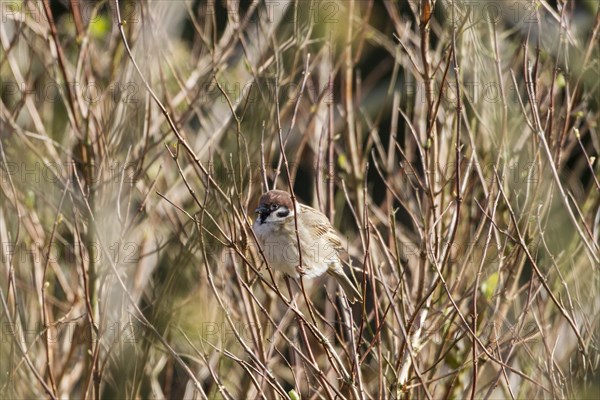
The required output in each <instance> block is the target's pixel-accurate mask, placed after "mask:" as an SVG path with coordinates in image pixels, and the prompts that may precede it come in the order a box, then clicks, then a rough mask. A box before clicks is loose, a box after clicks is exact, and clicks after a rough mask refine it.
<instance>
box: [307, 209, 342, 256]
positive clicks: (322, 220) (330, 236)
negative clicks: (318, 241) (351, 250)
mask: <svg viewBox="0 0 600 400" xmlns="http://www.w3.org/2000/svg"><path fill="white" fill-rule="evenodd" d="M301 210H302V211H303V212H304V213H305V216H306V217H307V218H305V221H306V222H307V224H306V225H307V228H308V229H310V230H312V232H313V233H314V235H315V236H316V237H317V238H320V237H322V236H325V237H327V240H328V241H329V243H331V245H332V246H333V247H334V248H341V247H342V241H341V240H340V238H339V236H338V234H337V233H336V231H335V229H333V227H332V226H331V223H330V222H329V219H328V218H327V217H326V216H325V214H323V213H321V212H319V211H317V210H314V209H310V210H309V209H307V208H305V207H304V206H303V205H301Z"/></svg>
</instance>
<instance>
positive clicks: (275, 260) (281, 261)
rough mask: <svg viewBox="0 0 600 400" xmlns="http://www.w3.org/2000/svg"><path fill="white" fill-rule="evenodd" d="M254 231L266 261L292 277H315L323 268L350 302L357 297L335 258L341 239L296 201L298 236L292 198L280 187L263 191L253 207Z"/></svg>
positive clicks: (317, 214)
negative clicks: (256, 214) (256, 205)
mask: <svg viewBox="0 0 600 400" xmlns="http://www.w3.org/2000/svg"><path fill="white" fill-rule="evenodd" d="M256 212H257V213H258V214H259V215H258V218H257V219H256V221H255V222H254V226H253V229H254V232H255V233H256V237H257V239H258V240H259V242H260V245H261V247H262V248H263V251H264V254H265V258H266V259H267V262H268V263H269V265H270V266H271V267H272V268H273V269H275V270H279V271H283V272H285V273H286V274H288V275H290V276H292V277H295V278H297V277H299V276H300V275H302V276H303V277H305V278H316V277H318V276H320V275H322V274H323V273H325V272H327V273H328V274H330V275H331V276H333V277H335V278H336V279H337V281H338V283H339V284H340V286H342V288H343V289H344V292H345V293H346V295H347V296H348V300H349V301H351V302H354V301H356V300H360V299H361V294H360V292H359V291H358V290H357V289H356V287H355V285H354V284H353V283H352V282H351V281H350V279H349V278H348V277H347V276H346V274H345V273H344V270H343V268H342V264H341V262H340V259H339V254H338V253H339V250H340V249H341V247H342V242H341V240H340V239H339V237H338V235H337V233H336V232H335V230H334V229H333V227H332V226H331V223H330V222H329V219H328V218H327V217H326V216H325V215H324V214H323V213H321V212H319V211H317V210H315V209H313V208H312V207H309V206H306V205H304V204H300V203H297V204H296V212H297V214H298V236H296V226H295V225H296V224H295V222H294V214H295V212H294V207H293V203H292V198H291V197H290V195H289V194H288V193H287V192H284V191H282V190H271V191H269V192H266V193H265V194H263V195H262V196H261V198H260V201H259V206H258V208H257V209H256ZM298 237H299V238H300V246H301V249H302V253H301V254H302V267H301V268H300V267H299V261H300V260H299V259H300V257H299V254H298Z"/></svg>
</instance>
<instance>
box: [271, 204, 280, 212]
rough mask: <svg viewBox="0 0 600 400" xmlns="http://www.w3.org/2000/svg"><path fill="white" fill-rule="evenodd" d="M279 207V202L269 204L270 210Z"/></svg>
mask: <svg viewBox="0 0 600 400" xmlns="http://www.w3.org/2000/svg"><path fill="white" fill-rule="evenodd" d="M278 208H279V204H277V203H274V204H272V205H271V210H277V209H278Z"/></svg>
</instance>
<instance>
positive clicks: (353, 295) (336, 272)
mask: <svg viewBox="0 0 600 400" xmlns="http://www.w3.org/2000/svg"><path fill="white" fill-rule="evenodd" d="M327 273H328V274H329V275H331V276H333V277H334V278H335V279H336V280H337V281H338V283H339V284H340V286H341V287H342V289H344V292H345V293H346V297H348V301H349V302H350V303H355V302H357V301H362V295H361V293H360V292H359V291H358V289H357V288H356V286H355V285H354V284H353V283H352V281H351V280H350V279H349V278H348V276H346V274H345V273H344V270H343V269H342V267H341V265H335V266H332V267H330V268H329V269H328V270H327Z"/></svg>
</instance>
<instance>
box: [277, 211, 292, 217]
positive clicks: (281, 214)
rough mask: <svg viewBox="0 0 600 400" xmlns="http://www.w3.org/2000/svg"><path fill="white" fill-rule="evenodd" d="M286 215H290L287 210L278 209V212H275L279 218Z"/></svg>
mask: <svg viewBox="0 0 600 400" xmlns="http://www.w3.org/2000/svg"><path fill="white" fill-rule="evenodd" d="M288 215H290V211H289V210H283V211H279V212H278V213H277V216H278V217H279V218H285V217H287V216H288Z"/></svg>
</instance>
